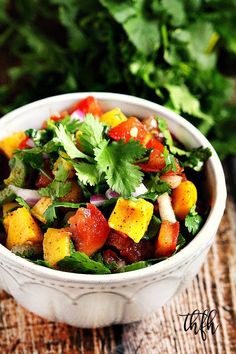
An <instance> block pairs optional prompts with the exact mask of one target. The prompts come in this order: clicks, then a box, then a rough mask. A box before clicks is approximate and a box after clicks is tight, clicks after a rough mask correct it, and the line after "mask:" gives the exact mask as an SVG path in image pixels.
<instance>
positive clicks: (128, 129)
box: [108, 117, 150, 145]
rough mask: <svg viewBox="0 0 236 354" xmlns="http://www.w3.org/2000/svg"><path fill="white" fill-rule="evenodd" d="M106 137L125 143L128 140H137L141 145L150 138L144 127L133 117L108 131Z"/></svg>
mask: <svg viewBox="0 0 236 354" xmlns="http://www.w3.org/2000/svg"><path fill="white" fill-rule="evenodd" d="M108 135H109V136H110V137H111V138H112V139H114V140H116V141H118V140H121V139H123V140H124V141H125V142H126V143H127V142H128V141H129V140H130V139H134V140H139V141H140V143H141V144H143V145H145V144H146V142H147V140H148V139H149V137H150V134H149V133H148V131H147V130H146V128H145V126H144V125H143V124H142V123H141V122H140V121H139V120H138V119H137V118H135V117H130V118H128V119H127V120H126V121H125V122H122V123H120V124H119V125H117V126H115V127H114V128H112V129H110V130H109V132H108Z"/></svg>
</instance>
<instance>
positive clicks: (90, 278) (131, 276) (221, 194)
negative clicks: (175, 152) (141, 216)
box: [0, 92, 226, 284]
mask: <svg viewBox="0 0 236 354" xmlns="http://www.w3.org/2000/svg"><path fill="white" fill-rule="evenodd" d="M87 96H94V97H95V98H96V99H98V100H108V101H109V100H113V101H122V102H123V103H127V104H134V105H135V106H140V107H142V108H145V109H149V110H154V111H157V112H158V114H160V115H163V116H164V117H165V118H167V119H168V120H171V121H173V122H175V123H176V124H178V125H180V126H181V127H182V128H183V129H184V130H186V131H187V132H188V134H190V135H192V136H193V137H194V138H195V139H196V140H197V141H198V142H199V146H200V145H202V146H204V147H209V148H210V149H211V151H212V156H211V157H210V159H209V160H208V164H209V166H210V168H211V169H212V172H213V174H214V178H215V203H214V205H213V206H212V207H211V210H210V213H209V215H208V217H207V220H206V222H205V223H204V225H203V227H202V228H201V230H200V231H199V232H198V233H197V234H196V235H195V236H194V238H193V240H192V241H191V242H190V243H189V244H188V245H187V246H185V247H184V248H183V249H182V250H181V251H180V252H178V253H176V254H175V255H173V256H172V257H170V258H168V259H166V260H163V261H161V262H159V263H156V264H154V265H151V266H149V267H146V268H142V269H139V270H135V271H130V272H124V273H114V274H80V273H70V272H64V271H60V270H55V269H50V268H46V267H42V266H38V265H36V264H34V263H31V262H29V261H28V260H26V259H23V258H21V257H18V256H16V255H14V254H13V253H12V252H11V251H10V250H8V249H7V248H6V247H5V246H3V245H0V254H2V255H3V256H4V258H6V260H7V259H8V260H9V261H11V262H12V263H15V265H16V266H17V265H19V266H20V268H21V269H22V270H25V271H28V272H29V271H30V272H31V273H34V274H35V275H36V274H38V275H40V276H43V277H44V278H47V279H54V280H58V281H65V282H74V283H87V284H96V283H99V284H101V283H103V284H106V283H112V284H114V283H120V282H130V281H135V280H137V279H140V278H146V277H149V276H155V275H160V274H161V273H163V272H166V271H168V270H170V269H173V268H175V267H177V266H179V265H181V264H183V263H184V262H185V261H186V260H187V259H189V257H191V256H192V255H193V254H194V253H195V252H198V251H199V250H201V249H202V246H203V245H205V246H206V244H208V243H209V240H211V238H212V234H213V233H214V232H212V230H215V229H216V226H217V227H218V222H220V220H221V218H222V216H223V212H224V209H225V203H226V184H225V177H224V172H223V168H222V165H221V162H220V160H219V157H218V155H217V153H216V151H215V149H214V148H213V146H212V145H211V144H210V142H209V141H208V140H207V139H206V138H205V136H204V135H203V134H202V133H201V132H200V131H199V130H198V129H197V128H196V127H194V126H193V125H192V124H191V123H190V122H188V121H187V120H186V119H185V118H183V117H182V116H180V115H179V114H177V113H175V112H173V111H171V110H170V109H168V108H166V107H164V106H161V105H159V104H157V103H154V102H151V101H149V100H146V99H143V98H138V97H135V96H130V95H125V94H120V93H111V92H75V93H67V94H62V95H56V96H51V97H47V98H44V99H40V100H37V101H34V102H32V103H29V104H26V105H24V106H22V107H20V108H17V109H15V110H13V111H12V112H10V113H8V114H6V115H5V116H3V117H2V118H1V119H0V128H1V126H4V125H5V124H8V125H9V124H10V123H11V122H12V121H14V119H15V118H16V117H17V116H18V115H22V114H23V113H25V112H27V111H30V110H34V109H36V110H37V109H40V107H42V106H44V105H45V106H47V105H48V104H50V103H51V104H52V103H53V104H54V103H57V102H60V101H62V100H67V99H68V100H79V99H82V98H85V97H87Z"/></svg>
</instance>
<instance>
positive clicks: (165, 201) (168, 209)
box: [157, 192, 176, 223]
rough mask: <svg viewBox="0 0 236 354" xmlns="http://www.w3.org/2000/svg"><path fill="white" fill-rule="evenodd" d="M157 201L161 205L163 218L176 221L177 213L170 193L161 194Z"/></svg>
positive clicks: (160, 211)
mask: <svg viewBox="0 0 236 354" xmlns="http://www.w3.org/2000/svg"><path fill="white" fill-rule="evenodd" d="M157 201H158V205H159V213H160V217H161V220H162V221H163V220H167V221H169V222H172V223H175V222H176V218H175V213H174V210H173V208H172V205H171V199H170V196H169V194H168V193H167V192H165V193H163V194H162V195H160V197H158V198H157Z"/></svg>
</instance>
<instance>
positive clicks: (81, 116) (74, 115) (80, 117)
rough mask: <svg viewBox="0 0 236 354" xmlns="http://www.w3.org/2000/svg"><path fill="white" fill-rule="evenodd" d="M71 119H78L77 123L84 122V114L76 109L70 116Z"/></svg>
mask: <svg viewBox="0 0 236 354" xmlns="http://www.w3.org/2000/svg"><path fill="white" fill-rule="evenodd" d="M71 118H73V119H78V120H79V121H81V122H83V121H84V113H83V112H82V111H81V110H80V109H76V110H75V111H74V112H73V113H72V114H71Z"/></svg>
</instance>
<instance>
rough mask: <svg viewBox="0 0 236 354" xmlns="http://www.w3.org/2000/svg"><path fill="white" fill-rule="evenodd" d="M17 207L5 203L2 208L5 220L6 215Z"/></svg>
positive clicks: (15, 204) (13, 203)
mask: <svg viewBox="0 0 236 354" xmlns="http://www.w3.org/2000/svg"><path fill="white" fill-rule="evenodd" d="M17 206H18V204H17V203H16V202H11V203H6V204H3V206H2V214H3V217H4V218H5V217H6V216H7V214H8V213H9V212H10V211H12V210H13V209H15V208H16V207H17Z"/></svg>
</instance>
